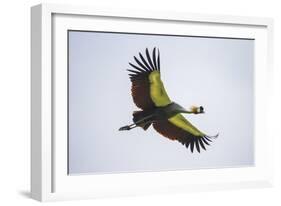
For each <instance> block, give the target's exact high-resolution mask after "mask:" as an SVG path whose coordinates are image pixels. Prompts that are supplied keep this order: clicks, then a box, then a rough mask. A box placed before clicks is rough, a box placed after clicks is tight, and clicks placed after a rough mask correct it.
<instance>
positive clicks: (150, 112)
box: [119, 48, 218, 152]
mask: <svg viewBox="0 0 281 206" xmlns="http://www.w3.org/2000/svg"><path fill="white" fill-rule="evenodd" d="M156 53H158V54H157V55H156ZM145 55H146V59H145V58H144V56H143V55H142V54H141V53H139V59H138V58H137V57H135V56H134V60H135V61H136V64H132V63H129V64H130V66H131V67H132V69H128V71H129V72H130V73H129V76H130V79H131V82H132V88H131V93H132V97H133V101H134V103H135V105H136V106H137V107H139V108H140V109H141V110H140V111H135V112H133V122H134V123H133V124H130V125H126V126H124V127H121V128H120V129H119V130H120V131H123V130H131V129H133V128H136V127H141V128H143V129H144V130H147V129H148V128H149V126H150V125H152V126H153V128H154V129H155V130H156V131H157V132H158V133H160V134H161V135H163V136H164V137H167V138H169V139H170V140H177V141H179V142H180V143H182V144H183V145H185V146H186V148H190V150H191V152H193V150H194V148H196V150H197V151H198V152H200V149H204V150H206V147H205V146H206V145H210V142H212V139H214V138H216V137H218V134H217V135H215V136H208V135H206V134H205V133H203V132H201V131H200V130H199V129H197V128H196V127H195V126H193V125H192V124H191V123H190V122H189V121H188V120H187V119H186V118H185V117H184V116H183V115H182V114H181V113H187V114H202V113H204V108H203V107H202V106H199V107H196V106H192V107H191V108H190V109H189V110H186V109H185V108H183V107H182V106H180V105H179V104H177V103H175V102H173V101H171V99H170V98H169V96H168V94H167V92H166V90H165V88H164V85H163V82H162V80H161V73H160V52H159V49H158V51H157V52H156V48H154V49H153V52H152V58H151V56H150V54H149V51H148V49H146V51H145Z"/></svg>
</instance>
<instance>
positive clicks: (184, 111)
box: [179, 109, 193, 114]
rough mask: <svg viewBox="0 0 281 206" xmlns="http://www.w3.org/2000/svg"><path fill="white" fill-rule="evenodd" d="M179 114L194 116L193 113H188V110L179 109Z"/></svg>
mask: <svg viewBox="0 0 281 206" xmlns="http://www.w3.org/2000/svg"><path fill="white" fill-rule="evenodd" d="M179 113H186V114H193V112H192V111H188V110H186V109H179Z"/></svg>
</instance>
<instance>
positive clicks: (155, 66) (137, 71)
mask: <svg viewBox="0 0 281 206" xmlns="http://www.w3.org/2000/svg"><path fill="white" fill-rule="evenodd" d="M157 53H158V54H157V56H156V48H154V49H153V52H152V58H151V56H150V54H149V51H148V49H146V51H145V56H146V58H144V56H143V55H142V54H141V53H139V59H138V58H137V57H135V56H134V59H135V61H136V64H132V63H129V64H130V65H131V66H132V67H133V69H128V71H129V72H130V73H129V76H130V79H131V82H132V88H131V92H132V97H133V100H134V103H135V104H136V106H137V107H139V108H141V109H143V110H146V109H151V108H154V107H156V106H157V107H161V106H166V105H168V104H170V103H171V100H170V98H169V97H168V95H167V93H166V90H165V88H164V85H163V83H162V81H161V78H160V52H159V50H158V52H157Z"/></svg>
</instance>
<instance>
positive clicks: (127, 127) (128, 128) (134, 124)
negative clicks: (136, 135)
mask: <svg viewBox="0 0 281 206" xmlns="http://www.w3.org/2000/svg"><path fill="white" fill-rule="evenodd" d="M152 116H153V115H148V116H146V117H144V118H143V119H141V120H139V121H136V122H135V123H133V124H130V125H126V126H124V127H121V128H119V131H123V130H130V129H134V128H136V127H137V126H138V125H137V124H139V123H142V122H143V121H145V120H146V119H149V118H150V117H152ZM150 122H151V123H152V122H153V121H148V122H147V123H150Z"/></svg>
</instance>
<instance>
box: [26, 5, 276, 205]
mask: <svg viewBox="0 0 281 206" xmlns="http://www.w3.org/2000/svg"><path fill="white" fill-rule="evenodd" d="M31 14H32V19H31V25H32V30H31V35H32V36H31V37H32V45H31V48H32V68H31V71H32V72H31V73H32V88H31V89H32V114H31V117H32V136H31V141H32V151H31V163H32V168H31V172H32V174H31V177H32V178H31V194H32V197H33V198H34V199H37V200H40V201H49V200H60V199H62V200H63V199H77V198H92V197H110V196H119V195H132V194H150V193H165V192H169V193H172V192H179V191H186V192H188V191H204V190H214V189H228V188H245V187H266V186H271V185H272V160H271V156H272V136H271V135H270V133H269V132H268V129H267V124H268V122H269V119H270V114H269V113H268V107H269V105H270V100H271V99H270V98H271V97H270V92H269V91H270V80H271V75H272V27H273V23H272V20H271V19H268V18H257V17H233V16H215V15H195V14H192V15H191V14H185V13H157V12H156V13H155V12H153V13H150V12H141V11H130V12H129V11H121V10H119V11H113V10H99V9H93V8H89V7H77V6H75V7H73V6H63V5H53V4H43V5H38V6H34V7H32V9H31Z"/></svg>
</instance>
